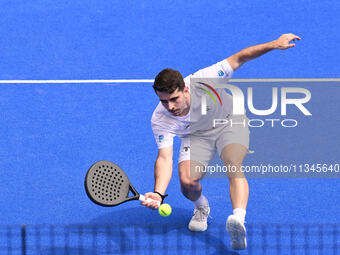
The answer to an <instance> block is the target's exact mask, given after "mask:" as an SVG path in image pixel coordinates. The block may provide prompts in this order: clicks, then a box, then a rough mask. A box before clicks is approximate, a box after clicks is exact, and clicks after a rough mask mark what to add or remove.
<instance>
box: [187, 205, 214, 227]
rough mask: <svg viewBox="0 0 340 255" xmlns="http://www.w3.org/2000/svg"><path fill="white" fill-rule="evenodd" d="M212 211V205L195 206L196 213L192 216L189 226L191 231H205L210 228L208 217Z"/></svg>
mask: <svg viewBox="0 0 340 255" xmlns="http://www.w3.org/2000/svg"><path fill="white" fill-rule="evenodd" d="M209 213H210V207H209V205H208V206H200V207H197V208H195V210H194V215H193V216H192V218H191V220H190V222H189V225H188V228H189V229H190V230H191V231H195V232H200V231H205V230H207V228H208V223H207V221H208V220H207V219H208V216H209Z"/></svg>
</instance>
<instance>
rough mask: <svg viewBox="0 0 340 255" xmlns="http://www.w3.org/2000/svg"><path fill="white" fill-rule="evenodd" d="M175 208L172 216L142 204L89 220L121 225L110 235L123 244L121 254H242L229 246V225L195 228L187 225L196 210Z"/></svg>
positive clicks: (113, 225) (120, 249) (97, 223)
mask: <svg viewBox="0 0 340 255" xmlns="http://www.w3.org/2000/svg"><path fill="white" fill-rule="evenodd" d="M172 209H173V213H172V214H171V215H170V216H169V217H162V216H160V215H159V214H158V212H157V211H152V210H148V209H146V208H143V207H141V206H137V207H132V208H129V209H124V210H114V211H113V212H110V213H107V214H104V215H102V216H99V217H97V218H94V219H92V220H91V221H90V222H89V224H90V225H105V226H110V225H111V226H112V228H119V229H117V230H118V231H117V232H116V233H112V234H111V235H110V241H111V245H112V246H115V247H119V253H117V254H150V250H154V251H158V252H160V251H162V254H164V253H165V254H216V255H217V254H230V255H237V254H239V253H237V252H233V251H231V250H229V248H228V247H227V245H226V244H229V239H228V238H227V233H226V230H225V227H223V226H221V225H219V226H216V225H210V227H209V228H208V230H207V231H205V232H202V233H195V232H191V231H190V230H189V229H188V228H187V225H188V222H189V220H190V218H191V216H192V210H188V209H183V208H176V207H173V208H172ZM118 222H119V224H118Z"/></svg>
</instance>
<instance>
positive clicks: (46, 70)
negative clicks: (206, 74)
mask: <svg viewBox="0 0 340 255" xmlns="http://www.w3.org/2000/svg"><path fill="white" fill-rule="evenodd" d="M0 7H1V8H0V13H1V14H0V31H2V36H1V38H0V49H1V53H0V54H1V58H0V68H1V71H0V109H1V114H0V120H1V125H0V133H1V139H0V140H1V142H0V157H1V160H0V172H1V178H0V188H1V191H2V192H1V196H0V208H1V214H0V253H1V254H23V248H22V245H23V243H24V244H26V245H27V247H26V253H27V254H58V255H59V254H72V255H74V254H160V253H162V254H163V253H165V254H339V250H340V225H339V223H340V207H339V203H340V196H339V194H338V191H339V189H340V182H339V176H340V173H339V172H336V167H337V165H339V164H340V159H339V156H340V150H339V141H340V129H339V127H340V117H339V109H340V103H339V100H338V97H339V95H340V86H339V83H340V81H339V79H338V78H340V72H339V65H338V56H339V55H340V50H339V41H340V35H339V33H338V28H339V25H340V17H339V15H338V13H339V11H340V4H339V3H338V2H336V1H292V0H287V1H281V2H275V3H274V2H273V1H265V0H261V1H222V0H218V1H185V2H184V1H178V0H177V1H170V0H167V1H154V0H152V1H130V0H128V1H90V0H84V1H57V2H55V1H31V2H24V1H19V0H13V1H2V2H1V3H0ZM290 32H291V33H294V34H297V35H299V36H300V37H301V38H302V40H301V41H299V42H297V43H296V47H295V48H292V49H289V50H287V51H279V50H277V51H273V52H270V53H268V54H266V55H264V56H262V57H261V58H259V59H256V60H253V61H251V62H249V63H246V64H245V65H244V66H242V67H241V68H240V69H239V70H237V71H236V72H235V74H234V77H233V78H235V80H232V81H230V83H231V84H234V85H236V86H239V87H240V88H241V89H242V90H243V92H244V94H245V95H246V94H247V93H246V91H247V88H248V87H253V90H254V104H255V106H256V107H257V108H261V107H262V109H265V108H268V107H269V106H270V103H271V91H272V90H271V89H272V87H277V88H279V90H280V89H281V88H284V87H300V88H305V89H308V90H309V91H310V93H311V95H312V96H311V100H310V101H309V102H308V103H307V104H306V107H307V108H308V110H309V111H310V112H311V113H312V116H304V115H303V114H302V113H301V111H299V110H298V109H297V108H296V107H293V106H288V108H287V116H281V115H280V110H279V109H278V110H277V111H276V112H275V113H274V114H273V115H271V116H270V117H271V118H277V119H283V118H286V119H296V120H297V121H298V123H299V124H298V126H297V127H294V128H283V127H280V126H278V127H275V128H271V127H270V126H269V125H266V126H264V127H261V128H255V127H253V128H251V136H250V149H252V150H255V153H254V154H249V155H247V157H246V159H245V162H244V164H245V165H249V166H250V165H260V164H267V165H268V164H272V165H280V164H284V165H291V164H295V165H296V166H297V167H299V166H300V165H305V164H309V165H310V166H311V165H313V164H314V165H316V164H321V165H323V164H326V165H327V167H328V168H329V166H330V165H332V167H333V168H334V169H335V170H334V171H332V172H327V174H322V173H321V174H320V173H317V172H315V171H314V172H313V173H312V171H310V172H309V173H308V174H304V175H288V176H279V175H276V176H272V177H270V178H266V176H261V175H257V176H255V177H253V178H249V179H248V182H249V186H250V196H249V203H248V208H247V217H246V221H247V224H246V226H248V247H249V248H248V249H247V250H245V251H241V252H236V251H232V250H231V248H230V245H229V241H230V240H229V237H228V235H227V233H226V230H225V221H226V218H227V217H228V215H229V214H231V212H232V208H231V203H230V199H229V194H228V179H227V178H206V179H204V180H203V181H202V185H203V192H204V194H205V195H206V197H207V198H208V199H209V201H210V206H211V218H210V219H209V229H208V230H207V232H205V233H191V232H190V231H189V230H188V229H187V224H188V221H189V220H190V218H191V216H192V210H193V206H192V203H191V202H190V201H188V200H186V199H185V198H184V196H183V195H182V194H181V192H180V185H179V179H178V167H177V162H178V161H177V159H178V150H179V146H180V140H179V139H176V140H175V144H174V171H173V178H172V180H171V182H170V184H169V187H168V190H167V193H168V194H169V197H168V198H167V199H166V202H167V203H169V204H171V206H172V209H173V213H172V214H171V216H169V217H167V218H163V217H161V216H160V215H159V214H158V212H156V211H151V210H149V209H147V208H144V207H142V206H140V205H139V203H138V202H137V201H134V202H129V203H126V204H123V205H120V206H118V207H108V208H106V207H100V206H98V205H96V204H93V203H92V202H91V201H90V200H89V199H88V198H87V196H86V193H85V189H84V177H85V174H86V171H87V169H88V168H89V167H90V166H91V165H92V164H93V163H94V162H96V161H98V160H103V159H105V160H110V161H112V162H114V163H116V164H117V165H119V166H120V167H121V168H122V169H123V170H124V171H125V172H126V173H127V175H128V177H129V179H130V181H131V183H132V184H133V186H134V187H135V188H136V189H137V191H139V192H140V193H144V192H149V191H152V190H153V184H154V177H153V176H154V173H153V171H154V162H155V159H156V157H157V146H156V143H155V141H154V137H153V133H152V130H151V125H150V119H151V115H152V113H153V110H154V108H155V107H156V106H157V104H158V102H159V101H158V98H157V96H156V95H155V93H154V91H153V89H152V82H150V81H139V82H132V81H129V80H144V79H148V80H152V79H153V78H154V77H155V76H156V75H157V73H158V72H159V71H160V70H162V69H164V68H166V67H171V68H174V69H177V70H180V71H181V72H182V74H183V75H184V76H186V75H189V74H191V73H193V72H195V71H197V70H199V69H201V68H203V67H206V66H209V65H211V64H214V63H216V62H218V61H220V60H222V59H224V58H226V57H228V56H230V55H232V54H233V53H236V52H237V51H239V50H241V49H242V48H245V47H248V46H251V45H254V44H259V43H263V42H267V41H270V40H274V39H276V38H278V37H279V36H280V35H281V34H282V33H290ZM241 78H242V80H240V79H241ZM256 78H267V79H269V78H280V80H275V81H269V80H264V81H263V80H262V81H259V80H255V79H256ZM297 78H300V79H301V78H310V79H311V80H306V79H305V80H290V81H289V80H287V79H297ZM316 78H322V79H325V78H327V79H328V80H322V79H320V80H316ZM238 79H239V80H238ZM243 79H247V80H243ZM337 79H338V80H337ZM27 80H36V82H34V81H30V82H27V83H25V82H24V81H27ZM39 80H40V81H41V80H43V81H45V82H39ZM51 80H54V81H56V82H57V83H51ZM61 80H67V81H64V82H62V81H61ZM84 80H101V81H97V82H91V81H90V82H86V81H84ZM117 80H120V81H117ZM58 81H59V82H58ZM280 93H281V92H280ZM279 95H281V94H279ZM295 96H296V95H295ZM247 111H248V109H247ZM248 117H250V118H253V119H256V118H258V116H257V117H256V116H255V115H252V114H251V113H249V115H248ZM23 225H25V226H26V227H21V226H23Z"/></svg>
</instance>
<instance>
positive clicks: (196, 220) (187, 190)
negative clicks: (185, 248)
mask: <svg viewBox="0 0 340 255" xmlns="http://www.w3.org/2000/svg"><path fill="white" fill-rule="evenodd" d="M201 167H203V165H202V164H200V163H198V162H194V161H190V160H185V161H182V162H180V163H179V164H178V169H179V177H180V178H179V179H180V183H181V191H182V193H183V195H184V196H185V197H186V198H188V199H189V200H191V201H192V202H193V203H194V206H195V209H194V213H193V216H192V218H191V220H190V222H189V225H188V228H189V229H190V230H191V231H205V230H206V229H207V227H208V216H209V213H210V207H209V202H208V200H207V198H206V197H205V196H204V195H203V194H202V185H201V184H200V180H201V179H202V178H203V177H204V175H203V174H202V172H197V171H195V169H198V168H201Z"/></svg>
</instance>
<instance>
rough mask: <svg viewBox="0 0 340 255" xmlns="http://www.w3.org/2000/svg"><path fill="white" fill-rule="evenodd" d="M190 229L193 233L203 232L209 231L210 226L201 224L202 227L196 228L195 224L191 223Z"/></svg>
mask: <svg viewBox="0 0 340 255" xmlns="http://www.w3.org/2000/svg"><path fill="white" fill-rule="evenodd" d="M188 228H189V230H190V231H193V232H203V231H206V230H207V228H208V224H201V225H200V226H195V225H194V224H190V223H189V225H188Z"/></svg>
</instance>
